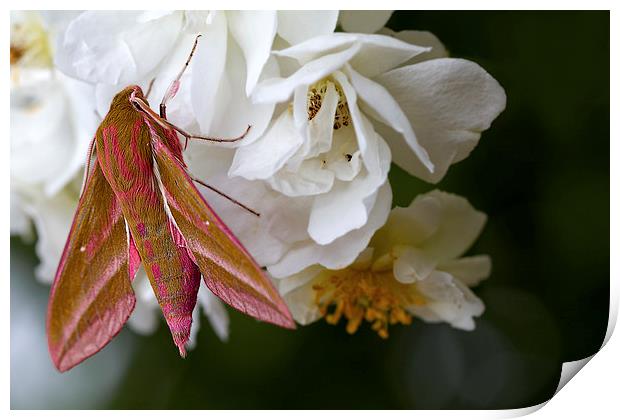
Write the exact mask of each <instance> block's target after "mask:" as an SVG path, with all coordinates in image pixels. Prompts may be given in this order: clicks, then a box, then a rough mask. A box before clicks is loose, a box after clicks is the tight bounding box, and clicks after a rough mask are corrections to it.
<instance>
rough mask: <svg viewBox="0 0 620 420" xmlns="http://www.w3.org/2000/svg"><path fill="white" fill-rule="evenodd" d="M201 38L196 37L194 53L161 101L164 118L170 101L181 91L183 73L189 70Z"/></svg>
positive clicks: (188, 58) (192, 52)
mask: <svg viewBox="0 0 620 420" xmlns="http://www.w3.org/2000/svg"><path fill="white" fill-rule="evenodd" d="M201 36H202V35H198V36H196V40H195V41H194V46H193V47H192V51H191V52H190V53H189V57H187V60H186V61H185V64H184V65H183V68H182V69H181V71H180V72H179V74H178V75H177V77H176V79H174V80H173V81H172V83H170V86H169V87H168V90H167V91H166V93H165V94H164V98H163V99H162V100H161V104H159V116H160V117H162V118H166V103H167V102H168V101H169V100H170V99H172V98H174V95H176V94H177V92H178V91H179V86H180V85H181V76H183V73H185V70H187V66H189V62H190V61H191V59H192V57H193V56H194V51H196V46H197V45H198V38H200V37H201Z"/></svg>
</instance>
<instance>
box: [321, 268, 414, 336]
mask: <svg viewBox="0 0 620 420" xmlns="http://www.w3.org/2000/svg"><path fill="white" fill-rule="evenodd" d="M312 288H313V290H314V292H315V304H316V305H317V306H318V308H319V310H320V312H321V314H322V315H323V316H324V317H325V321H326V322H327V323H328V324H332V325H336V324H338V322H339V321H340V320H341V319H342V318H343V317H344V318H345V319H346V322H347V325H346V330H347V332H348V333H349V334H353V333H355V332H356V331H357V330H358V329H359V327H360V325H361V324H362V321H366V322H368V323H369V324H370V325H371V328H372V329H373V330H374V331H376V332H377V334H378V335H379V336H380V337H381V338H388V335H389V334H388V326H389V325H394V324H403V325H409V324H411V315H409V314H408V313H407V311H406V308H407V307H408V306H410V305H413V304H417V305H422V304H424V298H423V297H422V295H420V294H419V293H418V292H417V290H416V288H415V285H412V284H403V283H400V282H399V281H397V280H396V279H395V278H394V275H393V273H392V271H391V270H389V271H388V270H384V271H374V270H370V269H355V268H351V267H349V268H346V269H343V270H338V271H326V272H325V273H324V274H323V275H321V276H319V277H318V278H317V279H315V281H314V284H313V286H312Z"/></svg>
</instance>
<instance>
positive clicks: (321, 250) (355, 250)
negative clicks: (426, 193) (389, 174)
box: [268, 182, 392, 278]
mask: <svg viewBox="0 0 620 420" xmlns="http://www.w3.org/2000/svg"><path fill="white" fill-rule="evenodd" d="M374 203H375V205H374V206H373V207H372V210H371V211H370V214H368V219H367V222H366V224H364V225H363V226H362V227H360V228H359V229H355V230H352V231H350V232H348V233H347V234H346V235H344V236H341V237H339V238H338V239H336V240H334V241H333V242H331V243H329V244H328V245H319V244H317V243H316V242H314V241H313V240H309V239H306V240H303V241H302V240H299V241H297V242H295V243H293V244H292V246H291V247H290V248H289V249H288V250H287V252H286V253H285V254H284V256H283V257H282V258H281V259H280V260H279V261H278V262H277V263H275V264H272V265H270V266H269V267H268V269H269V272H270V273H271V274H272V275H273V276H274V277H276V278H283V277H287V276H290V275H293V274H295V273H298V272H300V271H301V270H303V269H305V268H307V267H310V266H311V265H314V264H320V265H322V266H323V267H326V268H329V269H340V268H344V267H346V266H348V265H349V264H351V263H352V262H353V261H355V259H356V258H357V256H358V255H359V254H360V252H362V251H363V250H364V249H365V248H366V246H367V245H368V242H369V241H370V238H371V237H372V235H373V234H374V232H375V231H376V230H377V229H378V228H379V227H381V226H382V225H383V224H384V223H385V220H386V219H387V216H388V214H389V212H390V207H391V203H392V190H391V188H390V185H389V183H387V182H386V183H385V184H384V185H383V186H382V187H381V188H379V191H378V193H377V195H376V197H375V200H374ZM340 217H341V216H340Z"/></svg>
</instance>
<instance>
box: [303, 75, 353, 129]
mask: <svg viewBox="0 0 620 420" xmlns="http://www.w3.org/2000/svg"><path fill="white" fill-rule="evenodd" d="M328 83H331V84H333V85H334V88H335V89H336V92H337V93H338V105H337V106H336V114H335V115H334V130H338V129H339V128H341V127H348V126H349V125H350V124H351V115H350V114H349V105H348V104H347V98H346V97H345V96H344V92H343V91H342V88H341V87H340V85H339V84H338V83H335V82H332V81H331V80H329V79H323V80H320V81H318V82H317V83H315V84H314V85H312V86H310V88H309V89H308V121H311V120H312V119H313V118H314V117H316V114H318V112H319V111H320V110H321V105H322V104H323V98H324V97H325V94H326V93H327V87H328Z"/></svg>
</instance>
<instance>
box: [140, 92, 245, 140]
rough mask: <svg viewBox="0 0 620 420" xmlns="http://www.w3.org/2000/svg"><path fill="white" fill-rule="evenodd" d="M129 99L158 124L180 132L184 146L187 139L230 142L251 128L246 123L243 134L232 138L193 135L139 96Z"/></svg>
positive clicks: (239, 138)
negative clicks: (161, 114) (156, 111)
mask: <svg viewBox="0 0 620 420" xmlns="http://www.w3.org/2000/svg"><path fill="white" fill-rule="evenodd" d="M131 101H132V103H133V104H134V106H135V107H136V109H138V110H140V111H142V112H144V113H145V114H146V115H148V116H149V118H151V119H152V120H153V121H155V122H156V123H157V124H159V125H160V126H162V127H164V128H167V129H173V130H175V131H177V132H178V133H179V134H181V135H182V136H183V137H185V146H186V147H187V140H189V139H196V140H207V141H212V142H216V143H231V142H235V141H239V140H241V139H243V138H244V137H245V136H246V134H248V132H249V131H250V128H252V126H251V125H248V128H246V129H245V131H244V132H243V134H241V135H240V136H238V137H235V138H232V139H222V138H217V137H205V136H198V135H195V134H190V133H188V132H187V131H185V130H183V129H182V128H180V127H177V126H176V125H174V124H173V123H171V122H170V121H168V120H167V119H165V118H164V117H161V116H159V115H157V113H155V111H153V110H152V109H151V108H149V106H148V105H147V104H146V102H144V101H143V100H142V99H140V98H132V99H131Z"/></svg>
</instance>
